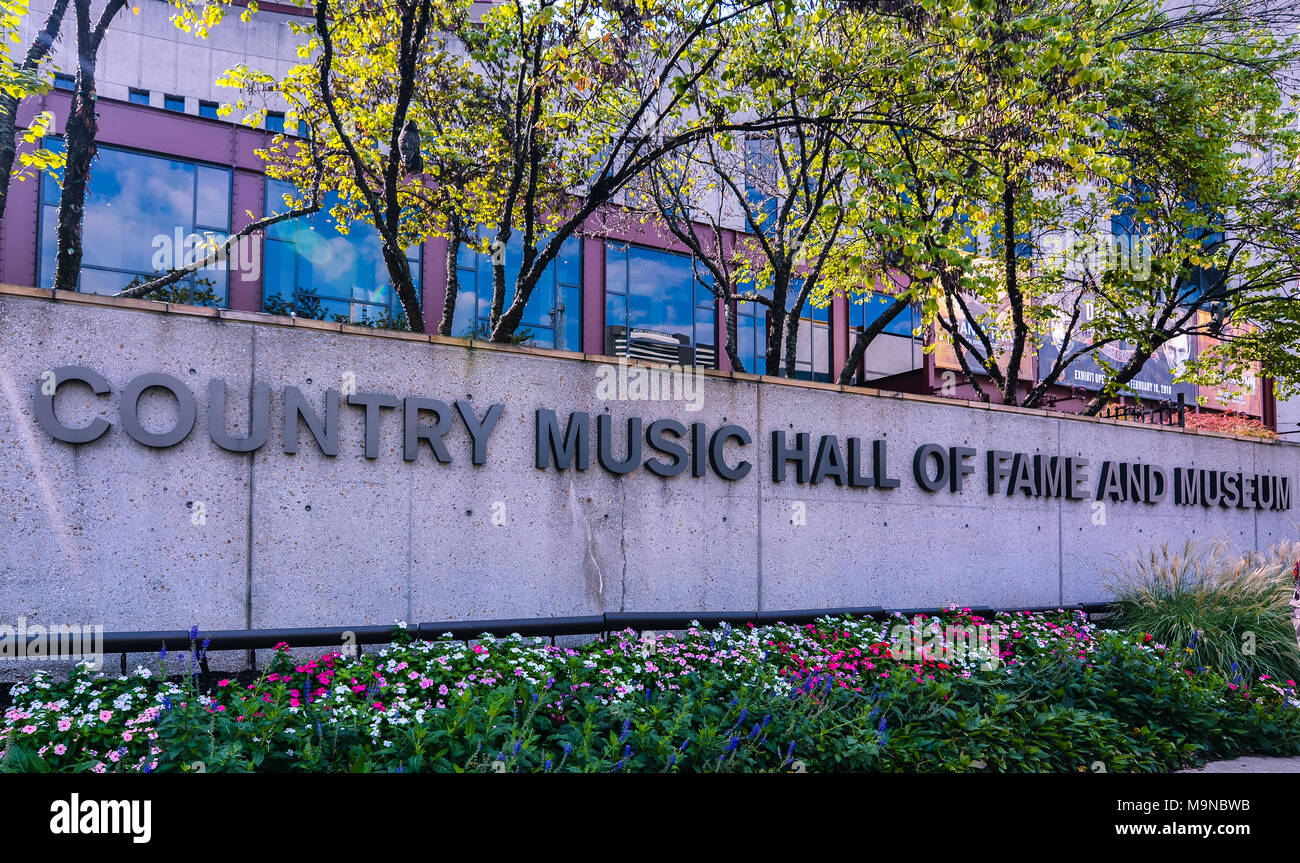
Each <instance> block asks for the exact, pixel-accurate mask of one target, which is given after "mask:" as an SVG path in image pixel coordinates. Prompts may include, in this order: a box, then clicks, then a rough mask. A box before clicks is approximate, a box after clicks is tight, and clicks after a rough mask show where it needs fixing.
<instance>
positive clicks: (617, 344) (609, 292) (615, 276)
mask: <svg viewBox="0 0 1300 863" xmlns="http://www.w3.org/2000/svg"><path fill="white" fill-rule="evenodd" d="M709 284H710V276H709V275H708V274H707V272H705V271H704V270H703V268H701V271H700V273H699V276H698V277H697V274H696V268H695V266H694V262H693V260H692V258H691V257H690V256H689V255H678V254H674V253H672V252H661V251H657V250H655V249H646V248H642V247H640V246H630V245H628V246H625V245H621V244H618V243H607V244H606V245H605V352H606V353H607V354H610V355H611V356H625V355H627V356H631V357H633V358H637V359H646V360H652V361H659V362H665V363H681V364H683V365H697V366H702V367H704V368H717V367H718V336H717V314H716V302H715V297H714V294H713V291H712V290H711V289H710V287H709Z"/></svg>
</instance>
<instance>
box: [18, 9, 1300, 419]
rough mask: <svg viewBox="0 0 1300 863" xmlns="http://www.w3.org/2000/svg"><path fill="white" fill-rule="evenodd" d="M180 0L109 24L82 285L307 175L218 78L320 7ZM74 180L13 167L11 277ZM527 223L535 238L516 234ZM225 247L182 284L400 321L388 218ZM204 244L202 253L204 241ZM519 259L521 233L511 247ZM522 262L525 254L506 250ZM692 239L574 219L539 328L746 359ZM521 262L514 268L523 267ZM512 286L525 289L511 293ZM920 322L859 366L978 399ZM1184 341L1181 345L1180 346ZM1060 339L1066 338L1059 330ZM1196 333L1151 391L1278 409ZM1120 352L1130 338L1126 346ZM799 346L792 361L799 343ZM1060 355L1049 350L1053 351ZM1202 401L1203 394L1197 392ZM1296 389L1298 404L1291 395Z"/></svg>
mask: <svg viewBox="0 0 1300 863" xmlns="http://www.w3.org/2000/svg"><path fill="white" fill-rule="evenodd" d="M48 5H49V3H48V2H43V3H42V2H38V3H36V4H34V9H33V13H32V14H31V16H30V17H29V19H28V21H27V23H26V28H27V32H24V33H23V37H24V39H30V36H31V33H32V31H34V29H35V28H36V27H38V26H39V24H40V23H41V22H42V21H43V18H44V11H45V7H46V6H48ZM170 14H171V7H170V6H169V5H168V4H167V3H166V2H163V0H141V2H140V4H139V7H138V14H128V13H127V12H124V13H122V14H120V15H119V16H118V18H117V19H116V20H115V21H114V24H113V26H112V28H110V31H109V34H108V37H107V38H106V39H105V41H104V44H103V47H102V49H101V55H100V58H99V66H98V70H97V82H98V86H97V90H98V96H99V101H98V114H99V124H100V128H99V135H98V141H99V151H100V152H99V158H98V160H97V161H96V163H95V165H94V168H93V170H92V176H91V182H90V193H89V197H88V201H87V208H86V217H85V227H84V237H85V244H84V248H85V251H84V259H83V271H82V274H81V280H80V285H79V290H81V291H84V292H90V293H98V294H113V293H117V292H119V291H121V290H123V289H124V288H126V287H128V286H130V285H132V284H137V283H139V281H141V280H144V279H147V278H149V277H151V276H153V275H155V274H158V273H162V272H166V271H167V270H169V269H171V268H173V267H175V266H179V265H181V264H183V263H185V262H187V258H186V256H187V255H191V256H193V255H194V254H195V252H194V250H195V248H196V247H197V246H198V244H199V243H201V242H202V241H203V240H204V238H207V239H208V240H211V239H212V238H216V239H218V240H219V239H221V238H224V237H225V236H226V235H228V234H229V233H231V232H233V231H238V230H239V229H241V228H243V227H244V226H245V225H247V224H248V223H249V222H250V221H251V220H253V219H256V218H259V217H261V216H263V215H265V214H268V213H272V212H276V211H277V210H281V209H282V208H283V207H284V203H283V201H284V195H285V194H286V193H287V192H290V191H291V190H290V189H289V188H288V187H287V186H285V184H283V183H281V182H279V181H276V180H272V179H269V178H267V177H266V176H265V173H264V171H263V163H262V161H261V159H259V158H258V157H257V155H256V154H255V151H256V150H257V149H258V148H259V147H265V146H266V145H267V144H268V142H269V140H270V138H271V137H272V136H273V135H275V134H278V133H286V134H293V133H294V131H295V130H293V129H285V127H284V123H285V112H284V105H282V104H276V103H275V102H273V101H272V102H270V103H268V104H266V105H265V106H264V107H265V108H266V109H267V112H268V113H267V116H266V121H265V123H264V126H263V128H260V129H254V128H250V127H247V126H244V125H241V124H240V123H239V122H238V119H239V118H238V116H237V115H231V116H229V117H225V118H223V117H220V116H218V106H219V105H220V104H221V103H222V102H228V101H232V99H233V97H232V94H231V92H230V91H229V90H224V89H223V88H220V87H218V86H217V85H216V84H215V83H214V82H215V81H216V80H217V78H218V77H219V76H220V75H221V73H222V72H223V71H224V70H225V69H227V68H231V67H234V66H238V65H240V64H244V63H246V64H248V65H249V66H250V67H254V68H262V69H265V70H267V71H269V72H272V73H274V74H277V75H281V74H283V73H284V72H285V71H286V70H287V69H288V68H289V66H291V65H293V64H294V63H296V62H297V56H296V46H297V44H298V37H296V36H295V35H294V33H293V32H292V30H291V24H292V23H294V22H295V21H299V20H301V17H302V15H303V14H304V12H303V10H300V9H297V8H295V7H293V6H288V5H281V4H276V3H263V4H260V11H259V13H258V14H257V15H255V16H253V18H252V20H251V22H249V23H239V24H234V23H231V24H228V25H225V26H220V27H217V28H215V29H214V30H213V32H212V35H211V36H210V37H209V38H208V39H205V40H198V39H194V38H192V37H190V36H189V35H188V34H185V33H183V32H181V31H179V30H178V29H177V28H176V27H174V26H173V25H172V23H171V22H170V20H169V19H170ZM54 63H55V65H56V67H57V68H59V69H61V70H72V69H75V68H76V64H75V58H74V57H73V46H72V44H71V41H70V40H68V39H64V40H62V42H61V43H60V44H58V45H57V46H56V51H55V52H54ZM71 86H72V79H71V77H70V76H69V75H67V74H64V73H63V72H60V73H59V74H58V75H57V76H56V81H55V89H54V90H53V91H52V92H51V93H49V94H48V95H47V96H45V97H44V98H40V99H34V100H31V101H29V102H28V103H26V104H25V105H24V106H23V108H22V114H21V115H20V122H23V121H26V120H27V119H29V118H30V116H31V115H33V114H34V113H35V112H37V111H40V110H49V111H51V112H52V113H53V114H54V116H55V118H56V125H55V130H54V131H55V135H54V136H52V137H51V138H50V139H48V142H47V144H46V146H49V147H54V148H57V147H59V146H61V143H60V141H59V140H58V137H57V133H58V132H59V123H61V122H62V121H63V120H64V119H66V116H67V112H68V106H69V103H70V101H71V100H70V93H69V90H70V88H71ZM58 200H59V187H58V183H57V182H56V181H55V180H54V179H52V178H50V177H48V176H46V177H41V178H39V179H36V180H34V181H33V180H29V181H28V182H22V183H17V182H16V183H13V184H11V191H10V200H9V204H8V209H7V213H6V217H5V219H4V221H3V224H2V225H0V282H4V283H7V284H13V285H35V286H40V287H48V286H49V285H50V284H51V281H52V276H53V262H54V259H55V221H56V214H57V208H58ZM515 242H516V243H518V242H519V240H518V239H516V240H515ZM238 252H239V254H237V255H236V256H235V257H234V258H233V259H232V260H231V261H230V262H229V263H228V264H227V263H226V262H223V263H222V264H219V265H214V266H213V267H209V268H207V269H205V270H202V271H200V272H199V273H198V274H197V275H196V277H195V278H193V279H189V280H186V282H184V283H183V284H182V285H180V286H179V289H180V290H181V291H182V293H181V294H180V295H179V296H178V297H176V299H180V300H182V301H184V300H185V299H186V298H189V299H190V300H192V301H196V302H201V303H204V304H211V305H216V306H218V307H222V308H228V309H232V310H239V311H251V312H269V313H273V314H286V313H292V314H297V315H300V316H302V315H306V316H311V317H318V318H323V319H327V320H340V321H348V322H351V323H368V324H378V325H385V324H387V323H389V322H391V321H392V320H393V319H394V318H396V317H397V316H398V315H399V314H400V312H401V308H400V303H399V302H398V300H397V297H396V295H395V292H394V291H393V290H392V289H391V287H390V286H389V284H388V280H387V275H386V271H385V268H384V265H383V261H382V258H381V256H380V254H379V246H378V241H377V238H376V235H375V232H374V231H373V229H370V228H368V227H367V226H365V225H354V226H352V229H351V230H350V231H349V232H348V233H347V234H343V233H340V232H339V231H338V230H337V229H336V227H335V225H334V224H333V222H332V220H331V219H330V218H329V217H328V216H327V215H325V214H320V215H317V216H315V217H311V218H304V219H299V220H296V221H292V222H284V223H280V224H278V225H275V226H273V227H272V228H270V229H268V231H267V232H266V234H265V236H264V237H259V238H257V239H256V241H255V242H251V243H248V244H244V245H242V246H240V247H239V249H238ZM408 256H409V259H410V261H411V264H412V271H413V272H414V273H415V274H416V282H417V288H418V289H419V291H420V293H421V299H422V308H423V310H424V316H425V320H424V325H425V327H426V329H428V330H429V331H436V329H437V325H438V316H439V315H440V314H441V310H442V308H443V306H444V299H445V293H444V292H445V290H446V285H447V282H448V280H447V278H446V276H447V274H446V272H445V269H446V263H445V261H446V254H445V244H444V241H442V240H440V239H431V240H429V241H427V242H425V243H423V244H422V245H421V246H420V247H419V248H412V249H410V250H408ZM193 259H194V258H193V257H190V258H189V259H188V260H193ZM511 260H514V261H518V260H519V254H518V250H511V249H507V262H509V261H511ZM508 265H509V264H507V266H508ZM700 271H703V268H697V267H695V266H694V265H693V264H692V260H691V257H690V255H689V254H688V253H687V251H686V250H685V249H684V248H683V247H682V246H681V245H680V244H679V243H677V242H676V241H675V240H674V239H673V238H671V237H669V236H667V235H666V234H663V233H660V232H656V231H655V230H653V229H651V228H645V227H625V228H623V229H613V230H609V229H603V230H602V232H601V233H600V234H599V235H596V234H595V233H594V232H593V234H592V235H588V236H582V237H575V238H574V239H572V240H571V241H570V242H569V243H568V244H567V245H566V246H565V248H564V250H563V252H562V254H561V255H560V257H559V259H558V260H557V261H556V262H555V264H553V265H552V267H551V269H550V270H549V271H548V272H547V274H546V276H545V278H544V279H543V281H542V284H541V285H540V286H539V288H538V289H537V291H536V292H535V293H534V296H533V298H532V300H531V301H530V303H529V306H528V308H527V310H526V312H525V315H524V320H523V327H522V329H523V334H524V335H525V336H526V343H527V344H531V345H534V346H538V347H546V348H552V349H558V350H566V351H574V352H582V353H587V354H605V355H626V356H629V357H632V358H638V359H645V360H662V361H667V362H680V363H682V364H688V365H697V366H701V367H705V368H715V369H720V370H724V371H726V370H730V366H731V363H730V360H729V357H728V354H727V352H726V350H725V349H724V347H725V346H724V344H723V340H724V339H725V338H726V333H725V327H724V326H723V321H724V309H723V307H722V305H721V301H720V300H718V299H717V298H716V297H715V296H714V295H713V294H712V292H711V291H710V290H709V288H708V286H707V285H706V284H705V283H704V282H702V281H701V280H700V279H699V278H697V275H696V274H697V272H700ZM454 281H455V284H456V286H457V298H456V303H455V309H456V313H455V319H454V322H453V335H456V336H478V337H483V336H484V335H485V332H486V326H487V319H488V315H489V312H490V308H491V268H490V265H489V262H488V260H487V259H486V257H484V256H482V255H478V254H476V253H474V252H472V251H469V250H464V249H462V252H461V254H460V256H459V260H458V262H457V272H456V274H455V280H454ZM511 281H512V280H511V278H510V275H509V273H507V283H510V282H511ZM509 299H510V298H509V297H507V302H509ZM888 304H889V298H888V296H887V295H885V294H862V295H859V296H853V297H836V298H834V299H833V300H832V301H831V303H830V305H829V306H827V307H823V308H816V307H811V306H810V307H808V308H806V309H804V310H803V313H802V315H801V321H800V328H799V338H798V351H797V357H796V364H795V365H796V368H795V377H797V378H800V379H803V380H810V381H815V382H828V381H833V380H836V379H838V378H839V376H840V374H841V372H842V371H843V369H844V366H845V364H846V363H847V362H848V359H849V356H850V353H851V351H852V347H853V344H854V341H855V338H856V334H857V333H858V332H860V331H862V330H863V329H865V328H866V327H867V326H868V325H869V324H870V323H871V322H872V321H873V320H875V318H876V317H877V316H878V315H880V314H881V313H882V312H883V310H884V309H885V308H886V307H887V305H888ZM736 314H737V320H738V341H739V345H738V353H739V356H740V357H741V359H742V361H743V362H744V363H745V366H746V368H745V370H746V371H748V372H755V373H758V374H784V369H783V368H782V369H768V368H766V363H765V362H764V345H765V333H766V327H767V321H766V315H765V312H764V309H763V308H762V307H761V306H759V305H757V304H741V306H740V307H739V308H737V309H736ZM919 326H920V321H919V320H918V319H917V318H916V315H915V313H913V312H910V311H909V312H908V313H905V314H903V315H901V316H900V317H899V318H897V319H896V320H895V321H893V322H892V323H891V324H890V325H889V326H888V327H887V328H886V329H885V332H883V333H882V334H881V335H880V336H879V337H878V338H877V339H876V340H875V341H874V342H873V343H872V344H871V345H870V347H869V348H868V350H867V352H866V355H865V356H864V358H863V361H862V363H861V364H860V367H859V368H858V369H857V370H855V373H854V380H855V382H859V383H868V382H871V383H872V384H873V385H876V386H881V387H885V388H889V389H894V390H898V391H903V392H912V393H923V394H938V395H944V396H951V397H956V398H974V392H973V389H972V388H971V387H970V386H969V385H968V384H966V383H965V381H964V379H963V376H962V374H961V371H960V364H959V363H958V362H957V359H956V357H955V355H953V354H952V352H951V350H946V351H945V350H944V346H943V345H942V344H940V345H939V346H938V349H937V350H934V351H927V350H926V349H925V344H926V341H927V336H926V335H924V334H923V333H921V332H920V331H919V329H918V328H919ZM1184 348H1185V349H1186V350H1185V351H1184V352H1183V353H1182V354H1180V351H1183V350H1184ZM1044 349H1048V350H1055V348H1053V347H1051V346H1050V345H1046V344H1045V345H1044ZM1195 349H1196V346H1194V345H1190V344H1189V345H1171V346H1170V348H1169V350H1167V351H1162V353H1161V355H1160V356H1158V357H1157V358H1155V359H1153V361H1152V362H1151V363H1149V364H1148V365H1149V366H1150V368H1149V370H1148V372H1149V373H1148V372H1144V374H1143V375H1142V376H1141V378H1140V379H1139V381H1137V382H1136V385H1135V392H1136V394H1137V395H1139V396H1141V397H1142V398H1143V400H1144V401H1148V402H1151V401H1154V402H1167V403H1172V402H1174V401H1176V399H1177V398H1178V397H1179V396H1182V397H1183V399H1184V401H1185V402H1186V403H1187V404H1188V405H1193V406H1194V405H1196V403H1197V401H1198V397H1200V396H1205V397H1206V398H1205V399H1202V401H1204V402H1205V404H1207V406H1208V408H1209V409H1211V410H1233V411H1239V412H1243V413H1246V414H1248V415H1251V416H1256V417H1259V418H1261V419H1263V420H1264V421H1265V423H1266V424H1269V425H1273V426H1275V427H1276V425H1277V422H1278V419H1277V414H1278V411H1277V409H1276V406H1275V405H1274V403H1273V400H1272V397H1271V392H1270V389H1271V388H1270V387H1269V386H1267V385H1266V383H1267V382H1263V381H1260V382H1258V383H1257V385H1256V386H1255V388H1254V391H1253V392H1252V393H1249V394H1247V395H1246V396H1245V397H1239V398H1236V399H1235V400H1234V399H1228V398H1226V397H1225V398H1223V399H1222V400H1220V399H1219V395H1220V394H1219V393H1218V392H1217V391H1204V392H1203V391H1201V390H1204V389H1205V388H1201V390H1198V389H1197V388H1195V387H1190V386H1175V385H1173V384H1172V376H1173V374H1174V370H1175V369H1176V367H1177V364H1178V363H1179V362H1180V357H1181V358H1183V359H1185V358H1186V355H1187V352H1190V351H1192V350H1195ZM1108 359H1110V360H1112V361H1113V360H1115V359H1116V358H1115V357H1108ZM783 363H784V361H783ZM1043 365H1044V367H1045V366H1046V363H1043ZM1038 367H1039V358H1038V356H1036V355H1035V356H1031V357H1029V358H1027V360H1026V364H1025V367H1024V368H1023V369H1022V372H1021V373H1022V377H1023V378H1024V379H1025V380H1029V381H1033V380H1036V379H1037V377H1036V376H1037V375H1038V373H1039V368H1038ZM1101 377H1102V376H1101V375H1100V374H1098V373H1096V370H1093V371H1092V372H1090V371H1089V370H1087V369H1078V370H1071V380H1070V381H1068V385H1064V386H1059V387H1054V388H1053V390H1052V392H1051V394H1050V396H1049V398H1048V400H1047V404H1048V406H1049V407H1051V409H1053V410H1060V411H1066V412H1074V411H1078V410H1081V409H1082V407H1083V405H1084V404H1085V403H1086V401H1087V399H1088V397H1089V396H1090V394H1091V393H1092V392H1093V391H1095V390H1096V389H1097V388H1098V387H1099V386H1100V380H1101ZM1193 409H1195V408H1193ZM1287 410H1288V409H1286V408H1284V409H1283V413H1284V414H1286V413H1287Z"/></svg>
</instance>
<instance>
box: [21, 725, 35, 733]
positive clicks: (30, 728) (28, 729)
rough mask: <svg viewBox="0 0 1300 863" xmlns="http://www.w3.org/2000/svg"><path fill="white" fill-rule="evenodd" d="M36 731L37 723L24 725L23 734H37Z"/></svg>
mask: <svg viewBox="0 0 1300 863" xmlns="http://www.w3.org/2000/svg"><path fill="white" fill-rule="evenodd" d="M35 733H36V726H35V725H24V726H23V734H35Z"/></svg>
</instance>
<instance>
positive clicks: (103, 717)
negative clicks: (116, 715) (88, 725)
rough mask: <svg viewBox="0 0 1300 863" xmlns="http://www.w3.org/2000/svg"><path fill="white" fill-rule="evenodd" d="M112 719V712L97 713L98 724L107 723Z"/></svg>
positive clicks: (102, 711)
mask: <svg viewBox="0 0 1300 863" xmlns="http://www.w3.org/2000/svg"><path fill="white" fill-rule="evenodd" d="M112 718H113V711H111V710H101V711H99V721H100V722H107V721H108V720H110V719H112Z"/></svg>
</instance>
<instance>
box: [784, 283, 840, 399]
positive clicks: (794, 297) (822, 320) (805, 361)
mask: <svg viewBox="0 0 1300 863" xmlns="http://www.w3.org/2000/svg"><path fill="white" fill-rule="evenodd" d="M801 290H803V283H802V280H801V279H792V280H791V282H790V295H789V297H787V302H786V308H787V311H788V310H790V309H793V308H794V307H795V303H797V302H798V301H799V292H800V291H801ZM830 315H831V309H830V306H829V305H827V306H826V307H824V308H817V307H816V306H814V305H813V304H812V303H811V302H808V303H805V304H804V307H803V310H802V311H801V312H800V314H799V335H798V337H797V339H796V343H795V362H794V376H795V377H796V378H798V379H799V380H801V381H819V382H821V383H828V382H829V381H830V379H831V328H830ZM781 354H782V355H781V373H782V374H783V375H784V374H785V349H784V347H783V348H782V352H781Z"/></svg>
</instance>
